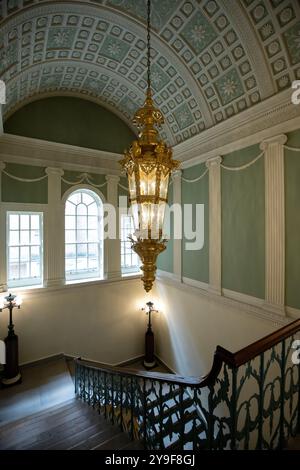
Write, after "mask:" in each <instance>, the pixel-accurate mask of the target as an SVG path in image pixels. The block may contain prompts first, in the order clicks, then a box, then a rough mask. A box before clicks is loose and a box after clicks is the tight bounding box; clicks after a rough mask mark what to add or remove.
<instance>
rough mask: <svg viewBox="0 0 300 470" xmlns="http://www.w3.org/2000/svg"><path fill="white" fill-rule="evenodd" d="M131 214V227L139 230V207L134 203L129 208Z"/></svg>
mask: <svg viewBox="0 0 300 470" xmlns="http://www.w3.org/2000/svg"><path fill="white" fill-rule="evenodd" d="M130 209H131V214H132V217H133V225H134V229H135V230H139V228H140V224H139V205H138V204H137V203H136V202H133V203H132V204H131V206H130Z"/></svg>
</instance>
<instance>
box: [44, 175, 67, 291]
mask: <svg viewBox="0 0 300 470" xmlns="http://www.w3.org/2000/svg"><path fill="white" fill-rule="evenodd" d="M46 173H47V175H48V210H47V213H46V223H45V244H44V246H45V254H46V258H45V275H44V285H45V286H46V287H52V286H59V285H62V284H64V282H65V263H64V260H65V244H64V205H63V204H62V202H61V177H62V176H63V174H64V171H63V170H62V169H60V168H46Z"/></svg>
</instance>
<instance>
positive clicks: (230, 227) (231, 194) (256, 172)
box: [221, 145, 265, 298]
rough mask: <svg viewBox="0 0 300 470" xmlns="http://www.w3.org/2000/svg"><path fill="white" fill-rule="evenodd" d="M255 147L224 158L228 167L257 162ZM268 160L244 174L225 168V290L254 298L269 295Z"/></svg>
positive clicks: (250, 168) (223, 195)
mask: <svg viewBox="0 0 300 470" xmlns="http://www.w3.org/2000/svg"><path fill="white" fill-rule="evenodd" d="M260 152H261V150H260V149H259V146H258V145H253V146H251V147H248V148H246V149H243V150H239V151H236V152H232V153H230V154H228V155H226V156H225V157H224V158H223V164H224V165H227V166H235V167H236V166H240V165H244V164H245V163H247V162H249V161H251V160H253V158H255V157H256V156H257V155H258V154H259V153H260ZM264 185H265V183H264V160H263V158H260V159H259V160H258V161H257V162H256V163H255V164H253V165H252V166H250V167H249V168H247V169H245V170H242V171H228V170H224V169H222V177H221V191H222V287H224V288H226V289H230V290H233V291H237V292H241V293H243V294H248V295H252V296H254V297H259V298H264V295H265V236H264V234H265V208H264V207H265V196H264Z"/></svg>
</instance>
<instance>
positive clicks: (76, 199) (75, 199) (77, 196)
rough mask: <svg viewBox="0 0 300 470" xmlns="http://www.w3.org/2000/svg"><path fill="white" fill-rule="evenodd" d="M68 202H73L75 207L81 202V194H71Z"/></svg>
mask: <svg viewBox="0 0 300 470" xmlns="http://www.w3.org/2000/svg"><path fill="white" fill-rule="evenodd" d="M68 201H70V202H73V204H75V206H77V204H79V203H80V202H81V193H73V194H72V195H71V196H70V197H69V199H68Z"/></svg>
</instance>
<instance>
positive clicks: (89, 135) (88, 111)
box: [4, 96, 135, 153]
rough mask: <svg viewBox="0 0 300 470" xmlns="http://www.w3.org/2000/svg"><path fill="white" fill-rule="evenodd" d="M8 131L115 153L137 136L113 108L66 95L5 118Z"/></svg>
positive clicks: (127, 145) (42, 101)
mask: <svg viewBox="0 0 300 470" xmlns="http://www.w3.org/2000/svg"><path fill="white" fill-rule="evenodd" d="M4 132H6V133H8V134H15V135H20V136H24V137H32V138H35V139H41V140H47V141H51V142H59V143H62V144H69V145H75V146H79V147H85V148H91V149H96V150H104V151H108V152H113V153H123V152H124V150H125V148H128V147H129V146H130V144H131V142H132V140H134V139H135V135H134V133H133V132H132V130H131V129H130V128H129V127H128V126H127V124H125V122H124V121H122V119H120V118H119V117H118V116H116V115H115V114H113V113H112V112H111V111H108V110H107V109H105V108H103V107H102V106H99V105H97V104H96V103H93V102H91V101H87V100H83V99H80V98H73V97H66V96H54V97H51V98H44V99H41V100H37V101H33V102H31V103H29V104H27V105H25V106H23V107H22V108H21V109H19V110H18V111H16V112H15V113H14V114H13V115H12V116H10V117H9V118H8V119H7V120H6V121H5V123H4ZM116 136H117V137H116Z"/></svg>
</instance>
